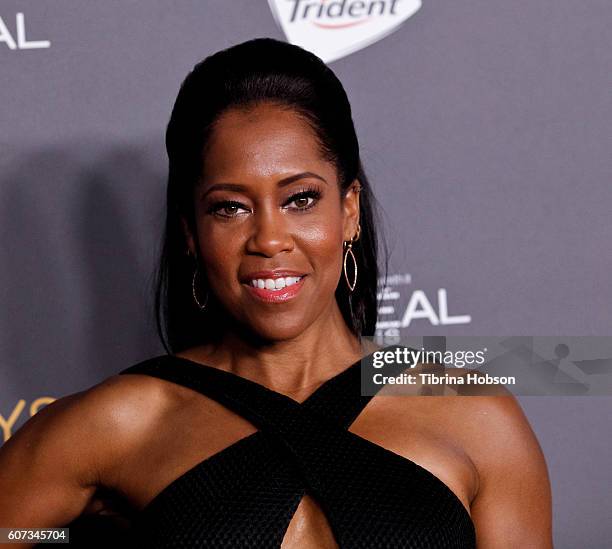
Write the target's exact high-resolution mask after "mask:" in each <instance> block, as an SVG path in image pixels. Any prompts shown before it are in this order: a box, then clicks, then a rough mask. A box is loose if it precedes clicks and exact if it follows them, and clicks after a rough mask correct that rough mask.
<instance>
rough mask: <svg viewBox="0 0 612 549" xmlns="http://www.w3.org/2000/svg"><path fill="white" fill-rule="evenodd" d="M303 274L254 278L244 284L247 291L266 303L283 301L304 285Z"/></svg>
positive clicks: (295, 293)
mask: <svg viewBox="0 0 612 549" xmlns="http://www.w3.org/2000/svg"><path fill="white" fill-rule="evenodd" d="M305 277H306V275H303V276H287V277H279V278H274V279H272V278H265V279H263V278H255V279H252V280H251V281H250V283H249V284H245V286H246V287H247V288H248V290H249V293H250V294H251V295H253V296H254V297H256V298H257V299H259V300H261V301H265V302H267V303H284V302H286V301H289V300H290V299H293V298H294V297H295V296H296V295H297V294H298V293H299V291H300V290H301V289H302V286H303V285H304V278H305Z"/></svg>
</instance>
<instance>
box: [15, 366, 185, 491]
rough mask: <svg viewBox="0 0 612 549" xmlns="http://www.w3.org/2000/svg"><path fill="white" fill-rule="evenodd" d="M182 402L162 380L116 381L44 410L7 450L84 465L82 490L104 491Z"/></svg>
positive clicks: (141, 377) (116, 378) (123, 377)
mask: <svg viewBox="0 0 612 549" xmlns="http://www.w3.org/2000/svg"><path fill="white" fill-rule="evenodd" d="M179 399H180V392H179V391H177V390H176V388H175V387H174V386H173V385H172V384H170V383H167V382H164V381H162V380H159V379H157V378H153V377H151V376H146V375H140V374H130V375H113V376H111V377H109V378H107V379H105V380H103V381H102V382H100V383H98V384H96V385H93V386H92V387H90V388H88V389H85V390H83V391H80V392H77V393H73V394H71V395H67V396H64V397H62V398H59V399H57V400H56V401H54V402H52V403H51V404H49V405H48V406H46V407H45V408H43V409H41V410H40V411H39V412H38V413H37V414H36V415H34V416H33V417H32V418H30V420H28V422H26V424H24V425H23V426H22V428H21V429H19V430H18V431H17V432H16V433H15V435H14V436H13V437H11V439H9V440H8V441H7V443H6V444H5V446H7V448H11V447H13V446H15V447H17V446H20V447H21V450H20V451H21V452H27V451H29V449H31V448H37V449H38V451H37V452H36V453H40V454H41V455H42V454H43V453H44V454H46V455H47V456H49V459H52V457H53V456H56V457H58V458H59V459H70V460H75V462H76V461H78V462H79V464H80V466H79V467H75V468H76V469H77V470H79V471H80V473H81V478H80V479H79V483H80V484H81V485H83V486H87V485H103V484H105V482H104V481H105V478H104V477H105V475H106V474H108V473H109V472H110V471H113V470H115V469H116V464H117V463H118V462H120V460H121V459H122V457H123V456H125V455H127V454H128V453H129V452H130V449H131V448H133V447H135V446H137V445H139V444H140V443H142V441H143V440H145V439H148V438H150V437H151V436H153V434H154V432H155V426H156V425H157V424H158V422H159V421H160V418H162V417H163V416H164V414H165V413H166V412H167V411H168V409H169V408H171V407H172V406H173V405H176V403H177V401H178V400H179ZM62 448H64V449H65V450H62ZM43 449H44V452H43ZM30 453H32V452H30ZM64 454H66V455H64ZM32 455H33V454H32ZM41 459H42V458H41Z"/></svg>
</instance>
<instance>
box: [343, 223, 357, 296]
mask: <svg viewBox="0 0 612 549" xmlns="http://www.w3.org/2000/svg"><path fill="white" fill-rule="evenodd" d="M360 234H361V226H360V225H357V234H356V235H355V236H354V237H353V238H351V239H350V240H345V241H344V249H345V252H344V262H343V270H344V279H345V280H346V284H347V286H348V287H349V290H350V292H351V293H352V292H353V290H354V289H355V286H357V260H356V259H355V254H354V253H353V242H357V240H359V235H360ZM349 254H350V255H351V259H352V260H353V273H354V274H353V283H352V284H351V283H350V281H349V277H348V273H347V270H346V260H347V259H348V256H349Z"/></svg>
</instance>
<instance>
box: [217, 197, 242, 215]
mask: <svg viewBox="0 0 612 549" xmlns="http://www.w3.org/2000/svg"><path fill="white" fill-rule="evenodd" d="M239 210H245V211H246V209H245V208H243V207H242V204H240V202H230V201H224V202H217V204H214V205H213V206H212V207H211V208H210V210H209V212H210V213H213V214H215V215H218V216H220V217H236V215H238V212H239Z"/></svg>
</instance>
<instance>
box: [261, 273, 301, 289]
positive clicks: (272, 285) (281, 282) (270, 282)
mask: <svg viewBox="0 0 612 549" xmlns="http://www.w3.org/2000/svg"><path fill="white" fill-rule="evenodd" d="M301 279H302V277H301V276H286V277H280V278H276V279H272V278H266V279H263V278H257V279H254V280H251V286H253V287H254V288H260V289H262V290H263V289H264V288H265V289H266V290H282V289H283V288H285V287H286V286H293V285H294V284H295V283H296V282H299V281H300V280H301Z"/></svg>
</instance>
